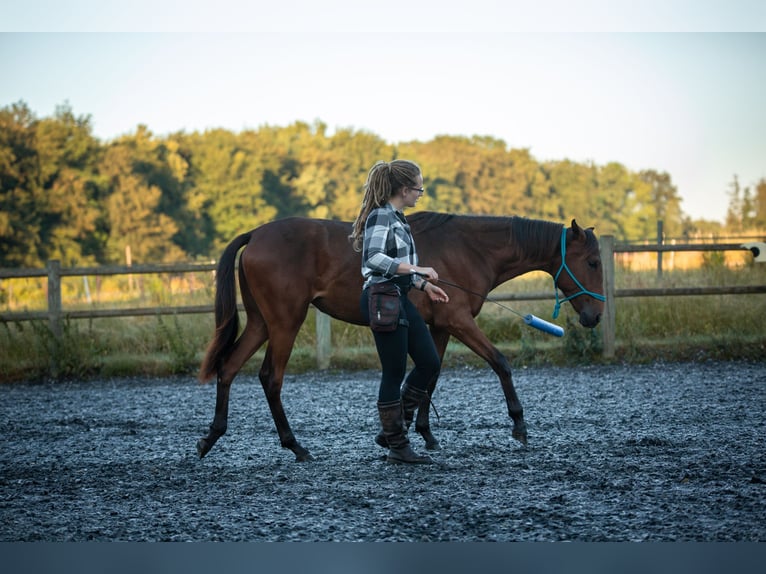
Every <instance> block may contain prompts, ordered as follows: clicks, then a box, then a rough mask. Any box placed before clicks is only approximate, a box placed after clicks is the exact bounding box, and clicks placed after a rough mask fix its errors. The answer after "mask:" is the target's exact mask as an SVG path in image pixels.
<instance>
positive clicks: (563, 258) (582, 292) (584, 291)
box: [553, 227, 606, 319]
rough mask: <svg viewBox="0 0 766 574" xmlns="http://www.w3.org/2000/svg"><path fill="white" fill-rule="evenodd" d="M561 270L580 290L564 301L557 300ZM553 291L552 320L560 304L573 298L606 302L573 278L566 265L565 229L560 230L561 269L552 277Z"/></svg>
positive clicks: (557, 314)
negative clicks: (588, 298) (588, 297)
mask: <svg viewBox="0 0 766 574" xmlns="http://www.w3.org/2000/svg"><path fill="white" fill-rule="evenodd" d="M562 269H563V270H564V271H566V272H567V273H569V276H570V277H571V278H572V281H574V282H575V285H577V286H578V287H579V288H580V290H579V291H578V292H577V293H575V294H574V295H570V296H569V297H566V298H564V299H560V298H559V289H558V285H557V282H558V280H559V275H561V271H562ZM553 291H554V293H555V294H556V305H555V306H554V307H553V318H554V319H555V318H556V317H558V316H559V311H560V310H561V304H562V303H566V302H567V301H570V300H572V299H574V298H575V297H579V296H580V295H590V296H591V297H593V298H594V299H596V300H598V301H606V297H604V296H603V295H599V294H598V293H594V292H593V291H588V290H587V289H586V288H585V287H583V286H582V283H580V282H579V281H578V280H577V277H575V276H574V273H572V270H571V269H569V266H568V265H567V228H566V227H564V228H563V229H562V230H561V267H559V270H558V271H556V275H555V276H554V277H553Z"/></svg>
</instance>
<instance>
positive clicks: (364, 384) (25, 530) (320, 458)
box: [0, 362, 766, 542]
mask: <svg viewBox="0 0 766 574" xmlns="http://www.w3.org/2000/svg"><path fill="white" fill-rule="evenodd" d="M765 367H766V364H764V363H741V362H736V363H699V364H653V365H644V366H591V367H584V368H530V369H518V370H517V371H516V373H515V383H516V387H517V390H518V393H519V396H520V398H521V400H522V403H523V404H524V407H525V414H526V419H527V422H528V425H529V445H528V446H527V447H522V446H521V445H519V444H518V443H516V442H515V441H513V440H512V439H511V438H510V432H511V421H510V419H509V418H508V416H507V411H506V408H505V403H504V400H503V398H502V392H501V389H500V384H499V382H498V381H497V379H496V377H495V376H494V374H493V373H492V372H491V371H490V370H489V369H469V368H465V369H455V370H449V371H447V372H445V373H443V375H442V378H441V382H440V386H439V387H438V388H437V392H436V396H435V397H434V398H435V404H436V407H437V409H438V411H439V414H440V420H438V421H437V420H436V417H434V416H432V419H433V430H434V433H435V434H436V436H437V437H438V438H439V439H440V440H441V443H442V447H443V449H442V450H441V451H439V452H436V453H434V454H433V456H434V458H435V459H436V460H437V464H436V465H434V466H430V467H426V466H418V467H416V468H412V467H409V466H395V465H389V464H386V463H385V462H383V460H382V455H383V454H384V451H383V450H382V449H380V448H379V447H378V446H376V445H375V444H374V442H373V437H374V435H375V433H376V432H377V428H378V427H377V418H376V412H375V407H374V402H375V396H376V393H377V379H378V375H377V373H376V372H370V371H367V372H360V373H348V372H345V373H333V372H323V373H313V374H306V375H300V376H289V377H288V378H287V379H286V381H285V385H284V389H283V400H284V403H285V408H286V411H287V414H288V417H289V419H290V422H291V424H292V427H293V430H294V431H295V433H296V436H297V437H298V440H299V441H300V442H301V443H302V444H303V445H304V446H305V447H307V448H308V449H309V450H310V451H311V452H312V454H313V455H314V456H315V457H316V459H317V460H316V461H315V462H311V463H296V462H295V461H294V457H293V455H292V453H291V452H289V451H287V450H283V449H281V448H280V446H279V441H278V438H277V435H276V431H275V429H274V425H273V422H272V420H271V416H270V414H269V412H268V408H267V406H266V401H265V399H264V396H263V391H262V389H261V386H260V383H259V382H258V381H257V379H256V378H254V377H244V376H243V377H240V378H238V379H237V380H236V381H235V383H234V386H233V387H232V400H231V411H230V417H229V432H228V433H227V434H226V435H225V436H224V437H223V438H221V440H220V441H219V442H218V443H217V444H216V445H215V447H214V448H213V450H212V451H211V452H210V453H209V454H208V455H207V456H206V457H205V458H204V459H202V460H200V459H198V458H197V456H196V451H195V443H196V441H197V439H198V438H199V437H200V436H203V435H204V434H205V432H206V430H207V425H208V423H209V422H210V420H212V415H213V407H214V402H215V396H214V395H215V386H214V385H199V384H197V383H196V381H194V380H193V378H192V377H182V378H173V379H148V378H131V379H119V380H104V381H87V382H67V383H44V384H31V383H30V384H25V383H22V384H12V385H4V386H2V387H0V399H1V400H0V409H2V419H0V420H2V423H0V424H2V431H3V437H4V441H3V448H2V451H1V452H0V518H1V520H0V540H1V541H84V540H103V541H114V540H126V541H163V540H178V541H209V540H227V541H228V540H238V541H239V540H242V541H290V540H300V541H483V540H496V541H556V540H576V541H640V540H653V541H761V542H762V541H766V484H764V483H766V408H764V407H766V368H765ZM413 444H414V446H415V447H416V449H417V450H422V441H421V440H420V438H419V437H414V439H413Z"/></svg>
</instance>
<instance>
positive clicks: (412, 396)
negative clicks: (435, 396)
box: [375, 383, 428, 448]
mask: <svg viewBox="0 0 766 574" xmlns="http://www.w3.org/2000/svg"><path fill="white" fill-rule="evenodd" d="M421 404H422V405H427V404H428V392H427V391H423V390H420V389H417V388H415V387H411V386H409V385H408V384H407V383H404V386H402V410H403V411H404V428H406V429H407V430H409V428H410V425H411V424H412V420H413V419H414V418H415V411H416V410H417V409H418V408H419V407H420V406H421ZM375 442H376V443H378V445H380V446H382V447H383V448H387V447H388V443H387V442H386V436H385V434H384V433H383V430H381V431H380V432H379V433H378V436H376V437H375Z"/></svg>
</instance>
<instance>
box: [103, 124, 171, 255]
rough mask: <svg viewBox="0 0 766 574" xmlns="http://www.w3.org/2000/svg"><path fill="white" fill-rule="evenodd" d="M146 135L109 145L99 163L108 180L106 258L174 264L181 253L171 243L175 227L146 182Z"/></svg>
mask: <svg viewBox="0 0 766 574" xmlns="http://www.w3.org/2000/svg"><path fill="white" fill-rule="evenodd" d="M149 140H151V138H150V137H149V135H148V133H147V132H145V131H143V130H139V131H138V132H137V133H136V134H135V135H132V136H131V135H129V136H125V137H123V138H121V139H120V140H118V141H117V142H114V143H113V144H111V145H110V146H109V147H108V148H107V150H106V152H105V154H104V159H103V161H102V163H101V166H100V168H101V173H102V175H103V176H104V177H106V178H107V179H108V186H109V194H108V197H107V199H106V217H107V221H108V228H109V239H108V241H107V258H108V260H109V261H110V262H113V263H117V262H125V261H126V260H127V259H128V252H129V253H130V260H131V261H132V262H133V263H156V262H162V261H177V260H179V259H183V258H184V257H185V254H184V252H183V251H182V250H181V249H180V248H179V247H178V246H177V245H176V244H175V243H174V242H173V237H174V235H175V234H176V232H177V230H178V227H177V225H176V223H175V222H174V221H173V219H172V218H171V217H170V216H168V215H167V214H165V213H163V212H162V211H161V209H160V207H161V203H162V190H161V189H160V187H159V186H157V185H154V184H152V183H150V182H149V181H148V178H147V173H146V166H145V165H142V164H141V160H140V159H139V157H140V153H139V152H140V151H141V149H142V148H143V149H144V151H145V150H146V149H151V147H152V145H153V143H152V142H151V141H149Z"/></svg>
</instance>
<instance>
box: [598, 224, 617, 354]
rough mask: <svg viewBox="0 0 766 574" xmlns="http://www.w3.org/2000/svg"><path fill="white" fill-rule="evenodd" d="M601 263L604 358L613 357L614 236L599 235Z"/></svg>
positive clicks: (614, 336) (614, 335)
mask: <svg viewBox="0 0 766 574" xmlns="http://www.w3.org/2000/svg"><path fill="white" fill-rule="evenodd" d="M601 265H602V266H603V269H604V297H606V302H605V303H604V316H603V317H602V321H601V323H602V325H603V333H604V358H607V359H611V358H613V357H614V347H615V338H616V334H615V331H616V327H615V325H616V323H615V304H614V299H615V297H614V294H615V288H614V236H613V235H602V236H601Z"/></svg>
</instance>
